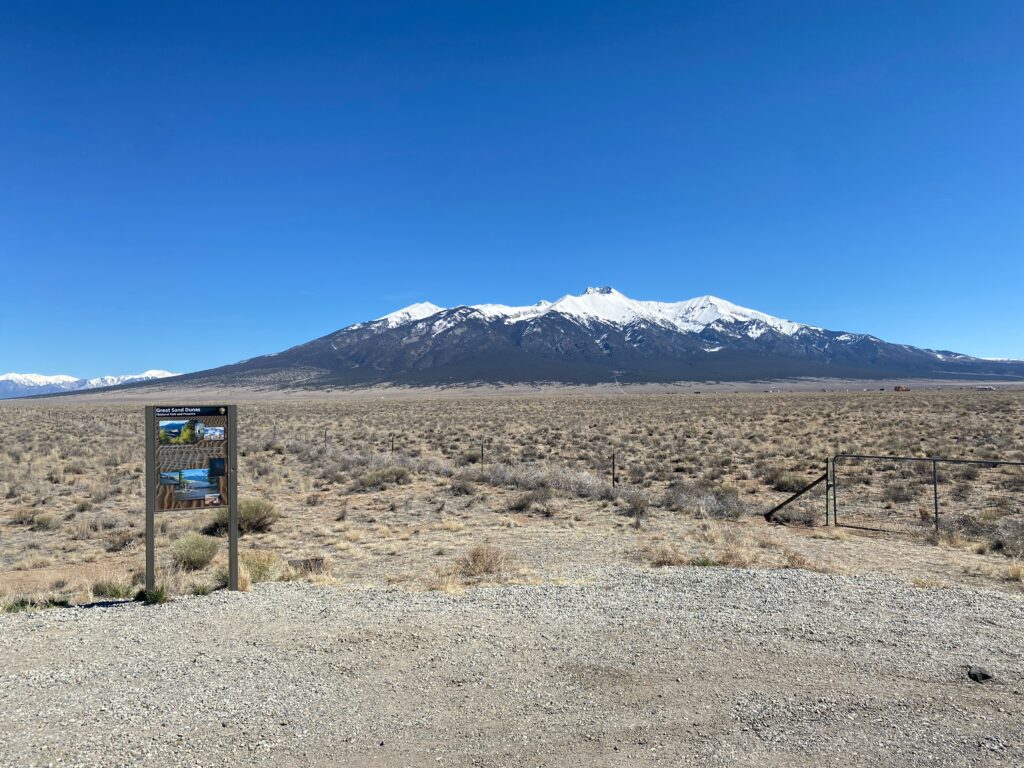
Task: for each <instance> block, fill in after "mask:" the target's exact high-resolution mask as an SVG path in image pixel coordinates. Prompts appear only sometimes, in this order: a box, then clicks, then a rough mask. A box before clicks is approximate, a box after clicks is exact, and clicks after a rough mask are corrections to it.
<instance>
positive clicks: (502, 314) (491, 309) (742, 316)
mask: <svg viewBox="0 0 1024 768" xmlns="http://www.w3.org/2000/svg"><path fill="white" fill-rule="evenodd" d="M468 309H471V310H475V311H476V312H477V313H479V314H480V315H482V316H483V317H485V318H486V319H488V320H497V319H501V320H504V322H506V323H521V322H524V321H529V320H533V319H535V318H538V317H541V316H542V315H547V314H549V313H555V312H557V313H559V314H561V315H564V316H565V317H568V318H570V319H572V320H575V321H576V322H579V323H582V324H584V325H590V324H592V323H595V322H597V323H607V324H611V325H615V326H625V325H630V324H633V323H638V322H639V323H650V324H653V325H658V326H662V327H666V328H672V329H675V330H678V331H682V332H684V333H699V332H700V331H702V330H704V329H705V328H707V327H708V326H709V325H713V324H715V323H725V324H735V323H749V324H751V326H750V327H749V328H747V329H746V335H748V336H751V337H752V338H756V337H757V336H760V335H761V334H762V333H764V331H765V329H766V328H771V329H773V330H775V331H777V332H779V333H781V334H784V335H786V336H793V335H795V334H797V333H799V332H800V331H801V330H804V329H809V328H813V326H809V325H804V324H802V323H794V322H792V321H791V320H783V319H781V318H778V317H772V316H771V315H766V314H764V313H763V312H757V311H755V310H753V309H746V308H745V307H740V306H737V305H736V304H732V303H731V302H728V301H725V300H724V299H719V298H716V297H714V296H699V297H697V298H695V299H687V300H686V301H679V302H661V301H640V300H637V299H631V298H629V297H628V296H625V295H624V294H622V293H620V292H619V291H617V290H615V289H614V288H610V287H607V286H601V287H598V288H588V289H587V290H586V291H585V292H584V293H583V294H581V295H579V296H573V295H571V294H570V295H567V296H563V297H562V298H560V299H558V300H557V301H554V302H551V301H539V302H537V303H536V304H533V305H530V306H526V307H510V306H506V305H504V304H474V305H470V306H469V307H468ZM444 311H445V310H444V308H442V307H439V306H437V305H436V304H431V303H429V302H423V303H420V304H413V305H411V306H408V307H405V308H404V309H400V310H398V311H396V312H392V313H391V314H389V315H384V317H381V318H378V320H377V322H378V323H379V322H383V323H385V324H386V325H387V327H388V328H397V327H398V326H400V325H405V324H406V323H411V322H418V321H420V320H425V319H427V318H429V317H432V316H433V315H435V314H437V313H439V312H444ZM445 323H446V325H450V320H448V319H446V320H445ZM815 330H817V329H815Z"/></svg>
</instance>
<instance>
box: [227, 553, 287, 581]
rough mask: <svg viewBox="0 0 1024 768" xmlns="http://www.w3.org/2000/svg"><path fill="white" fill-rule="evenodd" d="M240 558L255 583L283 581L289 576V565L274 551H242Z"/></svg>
mask: <svg viewBox="0 0 1024 768" xmlns="http://www.w3.org/2000/svg"><path fill="white" fill-rule="evenodd" d="M238 559H239V562H240V564H241V565H242V566H244V567H245V569H246V571H248V573H249V578H250V580H251V581H252V582H253V583H254V584H255V583H258V582H261V581H281V580H282V579H284V578H286V577H287V576H288V566H287V565H286V564H285V562H284V561H283V560H282V559H281V558H280V557H278V556H277V555H275V554H274V553H273V552H262V551H257V550H253V551H251V552H242V553H241V554H240V555H239V556H238Z"/></svg>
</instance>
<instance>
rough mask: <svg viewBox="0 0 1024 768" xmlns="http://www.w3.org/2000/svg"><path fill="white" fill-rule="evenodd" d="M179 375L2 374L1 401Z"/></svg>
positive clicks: (154, 371) (155, 372)
mask: <svg viewBox="0 0 1024 768" xmlns="http://www.w3.org/2000/svg"><path fill="white" fill-rule="evenodd" d="M180 375H181V374H178V373H171V372H170V371H160V370H150V371H144V372H143V373H130V374H127V375H124V376H97V377H96V378H92V379H80V378H78V377H76V376H67V375H63V374H61V375H57V376H44V375H42V374H39V373H5V374H3V375H0V399H3V398H12V397H29V396H31V395H50V394H53V393H55V392H78V391H80V390H83V389H97V388H99V387H115V386H117V385H118V384H133V383H135V382H139V381H153V380H155V379H167V378H170V377H172V376H180Z"/></svg>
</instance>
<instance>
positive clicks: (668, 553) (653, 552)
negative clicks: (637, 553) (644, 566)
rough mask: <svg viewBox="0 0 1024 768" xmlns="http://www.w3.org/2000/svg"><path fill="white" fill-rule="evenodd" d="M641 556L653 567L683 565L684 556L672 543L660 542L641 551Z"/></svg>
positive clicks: (684, 562)
mask: <svg viewBox="0 0 1024 768" xmlns="http://www.w3.org/2000/svg"><path fill="white" fill-rule="evenodd" d="M642 554H643V557H644V559H645V560H646V561H647V562H648V564H649V565H651V566H652V567H654V568H666V567H670V566H677V565H685V564H686V556H685V555H684V554H683V553H682V552H680V551H679V549H678V548H677V547H675V546H674V545H672V544H660V545H658V546H656V547H649V548H647V549H645V550H644V551H643V553H642Z"/></svg>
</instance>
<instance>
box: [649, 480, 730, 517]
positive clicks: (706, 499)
mask: <svg viewBox="0 0 1024 768" xmlns="http://www.w3.org/2000/svg"><path fill="white" fill-rule="evenodd" d="M662 503H663V504H664V506H666V507H668V508H669V509H672V510H675V511H676V512H688V513H690V514H692V515H696V516H698V517H711V518H716V519H725V520H735V519H737V518H739V517H742V516H743V515H745V514H747V513H748V512H749V510H748V509H747V505H746V504H744V503H743V501H742V500H741V499H740V493H739V490H738V489H736V488H734V487H733V486H731V485H715V484H713V483H708V482H687V481H679V480H677V481H674V482H672V483H670V484H669V487H668V490H667V491H666V492H665V499H664V501H663V502H662Z"/></svg>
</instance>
